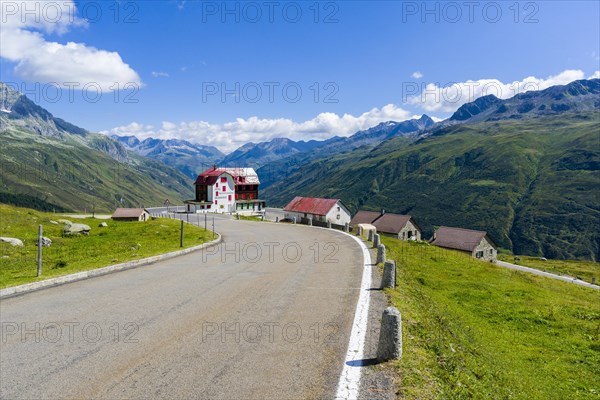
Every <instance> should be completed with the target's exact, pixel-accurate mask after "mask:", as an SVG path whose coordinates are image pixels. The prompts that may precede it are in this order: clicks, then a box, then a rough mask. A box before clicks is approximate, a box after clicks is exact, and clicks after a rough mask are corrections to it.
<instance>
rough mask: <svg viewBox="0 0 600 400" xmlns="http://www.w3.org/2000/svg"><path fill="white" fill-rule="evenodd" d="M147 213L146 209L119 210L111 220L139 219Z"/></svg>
mask: <svg viewBox="0 0 600 400" xmlns="http://www.w3.org/2000/svg"><path fill="white" fill-rule="evenodd" d="M144 212H148V211H146V210H145V209H144V208H117V209H116V210H115V212H114V214H113V215H112V217H111V218H139V217H140V215H142V214H143V213H144Z"/></svg>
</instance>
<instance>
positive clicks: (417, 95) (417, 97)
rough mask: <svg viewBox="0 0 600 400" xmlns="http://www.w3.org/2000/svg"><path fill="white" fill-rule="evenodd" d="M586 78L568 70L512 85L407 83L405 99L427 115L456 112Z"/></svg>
mask: <svg viewBox="0 0 600 400" xmlns="http://www.w3.org/2000/svg"><path fill="white" fill-rule="evenodd" d="M584 78H585V74H584V72H583V71H581V70H566V71H563V72H561V73H560V74H558V75H554V76H549V77H547V78H545V79H543V78H536V77H534V76H529V77H527V78H525V79H523V80H520V81H514V82H508V83H504V82H501V81H500V80H498V79H480V80H477V81H473V80H468V81H466V82H453V83H448V84H440V83H428V84H423V85H420V84H418V83H416V82H413V83H408V84H405V87H404V96H405V99H406V102H407V103H408V104H411V105H415V106H418V107H420V108H422V109H423V110H425V111H426V112H453V111H456V109H457V108H459V107H460V106H462V105H463V104H465V103H468V102H471V101H473V100H475V99H477V98H478V97H481V96H486V95H490V94H493V95H495V96H496V97H499V98H501V99H507V98H510V97H513V96H515V95H516V94H519V93H524V92H528V91H530V90H543V89H546V88H549V87H550V86H554V85H565V84H567V83H570V82H573V81H575V80H578V79H584Z"/></svg>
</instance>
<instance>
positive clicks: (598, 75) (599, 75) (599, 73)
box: [588, 71, 600, 79]
mask: <svg viewBox="0 0 600 400" xmlns="http://www.w3.org/2000/svg"><path fill="white" fill-rule="evenodd" d="M588 79H600V71H596V72H594V73H593V74H592V75H591V76H590V77H589V78H588Z"/></svg>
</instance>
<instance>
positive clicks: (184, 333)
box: [0, 216, 363, 399]
mask: <svg viewBox="0 0 600 400" xmlns="http://www.w3.org/2000/svg"><path fill="white" fill-rule="evenodd" d="M194 217H195V216H194ZM201 218H202V219H203V216H201ZM216 230H217V231H218V232H220V233H222V234H223V238H224V240H225V243H224V244H223V245H221V246H220V247H216V248H214V249H210V250H207V251H203V252H196V253H193V254H190V255H187V256H183V257H179V258H176V259H172V260H168V261H165V262H161V263H157V264H154V265H150V266H146V267H142V268H138V269H134V270H128V271H124V272H119V273H115V274H111V275H106V276H102V277H98V278H94V279H90V280H86V281H80V282H76V283H72V284H68V285H64V286H61V287H56V288H51V289H47V290H42V291H39V292H34V293H30V294H27V295H24V296H20V297H14V298H8V299H5V300H2V301H1V302H0V322H1V324H2V341H1V343H0V345H1V347H0V398H2V399H61V398H105V399H124V398H169V399H177V398H180V399H181V398H186V399H189V398H202V399H204V398H206V399H310V398H333V397H334V395H335V391H336V386H337V383H338V379H339V376H340V373H341V370H342V366H343V361H344V356H345V352H346V349H347V346H348V339H349V336H350V330H351V324H352V320H353V317H354V311H355V307H356V303H357V299H358V294H359V288H360V281H361V275H362V263H363V260H362V252H361V249H360V247H359V246H358V245H357V243H356V242H355V241H354V240H353V239H352V238H351V237H348V236H345V235H343V234H341V233H339V232H333V231H328V230H324V229H316V228H309V227H304V226H290V225H283V224H272V223H256V222H249V221H232V220H226V219H220V218H219V219H218V221H217V226H216ZM258 249H260V252H259V250H258Z"/></svg>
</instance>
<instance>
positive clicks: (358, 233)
mask: <svg viewBox="0 0 600 400" xmlns="http://www.w3.org/2000/svg"><path fill="white" fill-rule="evenodd" d="M362 233H363V232H362V226H359V227H358V229H357V230H356V236H362Z"/></svg>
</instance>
